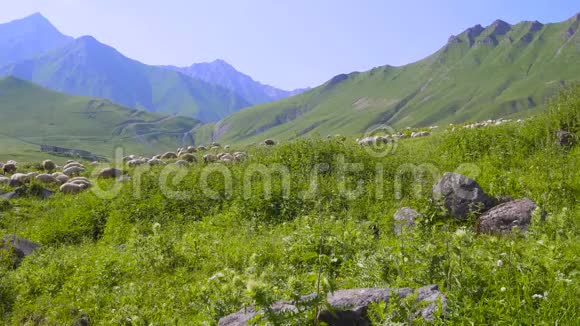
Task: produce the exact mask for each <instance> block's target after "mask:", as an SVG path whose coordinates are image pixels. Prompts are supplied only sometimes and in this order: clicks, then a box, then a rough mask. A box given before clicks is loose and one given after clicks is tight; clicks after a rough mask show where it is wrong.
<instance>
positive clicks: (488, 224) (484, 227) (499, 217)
mask: <svg viewBox="0 0 580 326" xmlns="http://www.w3.org/2000/svg"><path fill="white" fill-rule="evenodd" d="M537 207H538V206H537V205H536V203H534V202H533V201H531V200H529V199H527V198H523V199H518V200H513V201H510V202H507V203H504V204H501V205H499V206H496V207H494V208H492V209H490V210H489V211H487V212H485V213H484V214H483V215H481V217H480V218H479V223H478V225H477V231H478V232H481V233H489V234H500V233H506V232H510V231H511V230H512V228H513V227H515V226H517V227H519V228H520V229H522V230H524V231H526V230H527V228H528V225H530V223H531V222H532V214H533V212H534V210H535V209H536V208H537Z"/></svg>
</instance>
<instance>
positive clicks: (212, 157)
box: [203, 154, 218, 163]
mask: <svg viewBox="0 0 580 326" xmlns="http://www.w3.org/2000/svg"><path fill="white" fill-rule="evenodd" d="M217 160H218V157H217V155H215V154H205V155H204V156H203V161H204V162H205V163H209V162H215V161H217Z"/></svg>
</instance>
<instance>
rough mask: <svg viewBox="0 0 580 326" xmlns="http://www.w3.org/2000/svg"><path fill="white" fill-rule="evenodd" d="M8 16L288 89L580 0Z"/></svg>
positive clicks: (43, 8) (218, 3)
mask: <svg viewBox="0 0 580 326" xmlns="http://www.w3.org/2000/svg"><path fill="white" fill-rule="evenodd" d="M0 8H1V9H0V22H7V21H10V20H13V19H18V18H22V17H25V16H27V15H30V14H33V13H35V12H40V13H41V14H42V15H44V16H45V17H46V18H48V19H49V20H50V21H51V22H52V23H53V24H54V25H55V26H56V27H57V28H58V29H59V30H60V31H61V32H62V33H64V34H67V35H71V36H74V37H79V36H82V35H92V36H94V37H95V38H97V39H98V40H99V41H101V42H103V43H106V44H108V45H111V46H113V47H115V48H116V49H117V50H119V51H120V52H121V53H123V54H124V55H126V56H128V57H130V58H133V59H136V60H139V61H141V62H143V63H147V64H155V65H169V64H171V65H178V66H189V65H191V64H192V63H196V62H209V61H213V60H215V59H218V58H219V59H223V60H225V61H227V62H229V63H230V64H232V65H233V66H234V67H236V69H238V70H240V71H242V72H244V73H246V74H249V75H250V76H252V77H253V78H254V79H256V80H258V81H261V82H263V83H267V84H270V85H273V86H276V87H280V88H284V89H294V88H300V87H306V86H317V85H320V84H322V83H323V82H325V81H327V80H328V79H330V78H332V77H333V76H335V75H337V74H340V73H348V72H352V71H364V70H368V69H371V68H373V67H377V66H382V65H386V64H389V65H394V66H398V65H404V64H407V63H411V62H414V61H417V60H419V59H422V58H424V57H426V56H428V55H430V54H432V53H433V52H435V51H437V50H438V49H439V48H441V47H442V46H444V45H445V43H446V42H447V40H448V38H449V36H450V35H454V34H459V33H461V32H462V31H463V30H465V29H467V28H469V27H471V26H473V25H476V24H481V25H483V26H486V25H489V24H491V23H492V22H493V21H494V20H496V19H503V20H505V21H507V22H508V23H517V22H519V21H522V20H538V21H540V22H542V23H549V22H560V21H563V20H566V19H568V18H570V17H572V16H573V15H575V14H576V13H578V12H580V1H578V0H551V1H550V0H546V1H538V0H535V1H534V0H485V1H470V0H462V1H458V0H438V1H415V0H399V1H391V0H358V1H354V0H352V1H348V0H204V1H201V0H163V1H158V0H17V1H15V0H0Z"/></svg>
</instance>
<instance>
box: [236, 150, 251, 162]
mask: <svg viewBox="0 0 580 326" xmlns="http://www.w3.org/2000/svg"><path fill="white" fill-rule="evenodd" d="M246 157H248V154H246V153H245V152H235V153H234V159H235V160H236V161H241V160H243V159H245V158H246Z"/></svg>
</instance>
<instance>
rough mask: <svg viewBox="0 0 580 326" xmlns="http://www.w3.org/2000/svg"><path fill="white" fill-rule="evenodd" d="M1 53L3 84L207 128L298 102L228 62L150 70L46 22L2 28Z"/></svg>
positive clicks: (33, 19) (29, 20)
mask: <svg viewBox="0 0 580 326" xmlns="http://www.w3.org/2000/svg"><path fill="white" fill-rule="evenodd" d="M0 50H2V52H0V53H2V54H0V76H7V75H12V76H15V77H18V78H20V79H24V80H28V81H32V82H34V83H37V84H39V85H42V86H44V87H47V88H50V89H52V90H56V91H60V92H64V93H67V94H71V95H84V96H97V97H102V98H106V99H109V100H111V101H114V102H116V103H119V104H121V105H123V106H127V107H131V108H135V109H141V110H147V111H150V112H159V113H165V114H174V115H184V116H190V117H195V118H197V119H200V120H202V121H216V120H219V119H221V118H224V117H226V116H227V115H229V114H231V113H233V112H236V111H238V110H240V109H242V108H245V107H248V106H251V105H254V104H258V103H265V102H269V101H273V100H277V99H280V98H283V97H286V96H290V95H292V94H293V93H292V92H286V91H283V90H279V89H276V88H274V87H271V86H268V85H262V84H260V83H257V82H255V81H254V80H253V79H252V78H250V77H249V76H247V75H245V74H242V73H240V72H238V71H237V70H235V69H234V68H233V67H231V66H230V65H229V64H227V63H225V62H223V61H216V64H213V65H212V64H200V65H199V66H196V65H193V66H192V67H190V69H184V70H181V69H178V68H171V69H169V68H167V67H158V66H150V65H146V64H143V63H141V62H139V61H136V60H133V59H130V58H127V57H125V56H124V55H122V54H121V53H120V52H119V51H117V50H116V49H114V48H112V47H110V46H108V45H106V44H103V43H100V42H99V41H97V40H96V39H95V38H94V37H91V36H83V37H80V38H78V39H73V38H71V37H68V36H65V35H63V34H61V33H60V32H59V31H58V30H57V29H56V28H55V27H54V26H53V25H52V24H51V23H50V22H49V21H48V20H47V19H46V18H44V17H43V16H42V15H41V14H34V15H31V16H29V17H26V18H23V19H20V20H17V21H13V22H10V23H6V24H1V25H0ZM208 65H209V66H208ZM210 66H211V67H210ZM195 67H198V68H195ZM212 67H213V68H212ZM204 68H207V69H204ZM204 70H205V72H203V71H204ZM194 72H197V73H194ZM212 74H215V76H212Z"/></svg>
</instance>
